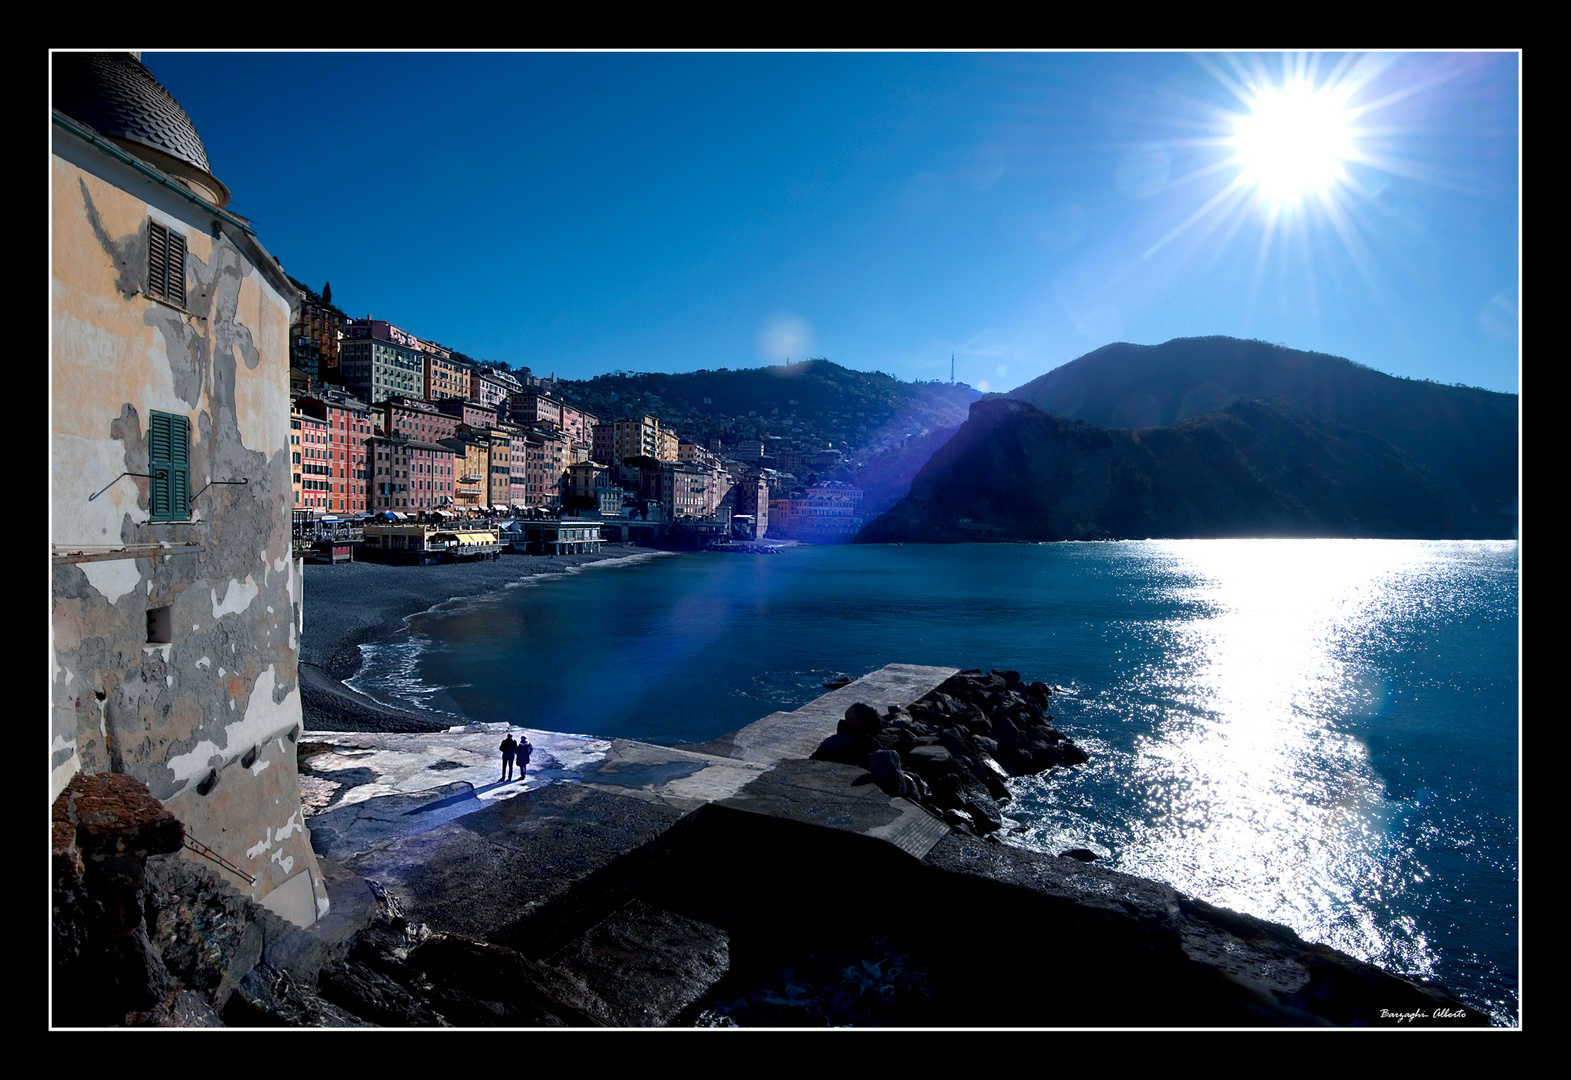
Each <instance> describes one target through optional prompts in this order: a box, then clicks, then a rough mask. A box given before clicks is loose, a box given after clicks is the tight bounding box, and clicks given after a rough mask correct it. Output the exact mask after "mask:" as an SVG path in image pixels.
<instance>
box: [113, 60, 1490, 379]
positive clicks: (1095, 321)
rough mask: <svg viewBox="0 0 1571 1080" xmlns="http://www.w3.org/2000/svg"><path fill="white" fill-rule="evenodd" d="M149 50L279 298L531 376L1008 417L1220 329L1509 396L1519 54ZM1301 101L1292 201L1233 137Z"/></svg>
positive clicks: (1290, 144) (1292, 131)
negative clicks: (849, 395) (786, 384)
mask: <svg viewBox="0 0 1571 1080" xmlns="http://www.w3.org/2000/svg"><path fill="white" fill-rule="evenodd" d="M142 59H143V62H144V63H146V64H147V65H148V67H149V68H150V69H151V70H152V72H153V74H154V75H156V76H157V77H158V79H159V80H160V81H161V82H162V83H163V84H164V85H165V86H166V87H168V88H169V90H170V91H171V92H172V93H173V94H174V95H175V97H176V99H177V100H178V101H179V102H180V103H181V105H183V106H184V107H185V109H186V111H187V112H188V113H190V115H191V117H192V119H193V120H194V121H195V123H196V125H197V129H198V130H199V131H200V132H201V135H202V138H203V141H204V142H205V143H206V145H207V150H208V156H209V158H210V160H211V162H212V165H213V169H214V172H215V174H216V175H217V176H218V177H219V178H220V179H221V180H223V181H224V182H225V183H226V184H227V185H229V187H230V188H231V190H232V191H233V193H234V199H233V202H232V203H231V208H232V209H234V210H235V211H237V212H238V213H241V214H244V215H246V216H248V217H250V218H252V219H253V220H254V222H255V223H256V226H257V232H258V236H259V238H260V239H261V241H262V243H263V244H264V245H265V246H266V247H267V248H268V250H269V251H271V252H272V253H273V254H275V255H277V256H278V258H279V259H280V260H281V261H282V262H283V264H284V267H285V269H287V270H288V271H289V272H290V273H291V274H293V275H294V276H295V277H296V278H298V279H300V280H301V281H304V282H306V283H307V284H310V285H312V286H313V287H316V288H320V287H321V285H322V283H323V282H324V281H331V282H332V286H333V300H334V302H335V303H337V304H338V305H339V306H340V307H342V308H344V310H346V311H347V312H349V313H350V314H351V315H356V316H363V315H372V316H374V317H376V318H380V319H387V320H389V321H391V322H393V323H395V324H397V325H399V326H401V327H403V328H404V329H406V330H408V331H410V332H411V333H414V334H416V335H418V336H421V337H427V338H432V339H435V340H437V341H440V342H442V343H444V344H446V345H450V346H453V347H455V348H458V349H461V350H463V351H464V352H466V353H468V354H469V355H471V356H475V357H479V358H486V359H491V360H497V361H505V362H507V363H509V364H512V365H515V366H517V365H528V366H529V367H531V368H532V369H533V370H534V371H535V372H536V373H537V374H542V375H545V374H552V373H554V374H556V375H557V376H558V377H562V378H587V377H590V376H593V375H595V374H598V373H601V372H605V371H610V370H615V369H620V370H632V371H690V370H695V369H698V368H719V367H731V368H739V367H754V366H758V365H760V364H766V363H780V362H783V361H784V360H786V359H787V358H788V357H789V358H790V359H792V360H799V359H803V358H805V357H808V356H823V357H827V358H829V359H830V360H833V361H835V362H836V363H840V364H844V365H846V366H847V367H852V368H857V369H861V370H868V371H871V370H880V371H885V372H888V373H890V374H892V375H896V376H898V377H900V378H902V379H948V377H949V365H950V356H951V354H953V356H954V363H955V376H956V378H957V379H959V380H960V381H963V382H968V383H970V384H972V385H974V386H978V387H981V388H984V389H991V390H1006V389H1009V388H1011V387H1014V386H1018V385H1020V384H1021V383H1024V382H1027V381H1029V380H1030V379H1033V378H1035V377H1036V376H1038V375H1041V374H1042V373H1044V372H1046V371H1048V370H1051V369H1052V368H1054V367H1057V366H1059V365H1060V364H1063V363H1066V362H1068V361H1070V360H1073V359H1075V358H1076V357H1078V356H1080V355H1083V354H1084V353H1086V352H1088V351H1090V350H1092V349H1094V348H1097V347H1099V346H1101V345H1105V344H1107V343H1109V342H1112V341H1132V342H1138V343H1142V344H1156V343H1159V342H1162V341H1166V340H1168V339H1170V338H1174V337H1184V336H1192V335H1200V334H1230V335H1234V336H1238V337H1252V338H1261V339H1264V340H1267V341H1278V342H1281V343H1283V344H1286V345H1289V346H1292V347H1294V348H1300V349H1313V350H1318V351H1322V352H1329V353H1333V354H1336V355H1339V356H1345V357H1348V358H1349V359H1352V360H1356V361H1358V362H1359V363H1362V364H1366V365H1368V366H1370V367H1374V368H1377V369H1379V370H1382V371H1387V372H1391V373H1393V374H1397V375H1404V376H1409V377H1413V378H1427V379H1434V380H1436V381H1439V382H1445V383H1452V382H1460V383H1465V384H1468V385H1475V386H1484V387H1488V388H1490V389H1495V390H1505V391H1512V392H1516V391H1517V390H1518V384H1519V331H1518V323H1519V316H1518V311H1519V306H1520V280H1519V237H1520V201H1519V124H1520V79H1519V73H1520V57H1519V55H1518V54H1516V53H1511V52H1505V53H1488V52H1479V53H1415V54H1377V55H1359V56H1344V55H1341V54H1327V55H1310V56H1304V55H1301V54H1293V55H1281V54H1272V55H1261V54H1249V55H1224V54H1188V53H1165V52H1154V53H1153V52H1147V53H740V54H736V53H675V54H671V53H609V54H605V53H546V54H541V53H514V52H505V53H468V52H465V53H452V52H430V53H388V52H359V53H329V52H319V53H280V52H257V53H222V54H214V53H173V52H145V53H144V54H143V56H142ZM1295 85H1296V86H1302V87H1303V88H1305V89H1304V90H1303V91H1302V92H1301V98H1303V99H1304V100H1309V101H1311V102H1312V103H1313V102H1322V103H1324V102H1328V101H1332V102H1334V108H1332V109H1331V114H1332V115H1334V116H1335V117H1336V119H1335V120H1334V121H1331V123H1332V124H1333V127H1334V132H1333V134H1332V136H1330V137H1331V138H1332V142H1333V144H1334V145H1332V148H1331V149H1330V150H1327V151H1325V152H1324V153H1325V154H1326V155H1329V156H1330V158H1331V159H1332V161H1333V165H1332V167H1333V168H1336V167H1337V166H1336V164H1335V163H1336V162H1340V166H1339V167H1340V173H1339V174H1332V175H1331V178H1330V179H1329V181H1325V182H1326V183H1327V184H1328V186H1326V187H1324V188H1323V189H1311V190H1308V191H1306V192H1304V193H1303V194H1302V195H1301V196H1300V197H1299V198H1298V200H1297V201H1296V202H1294V201H1293V200H1294V195H1295V194H1296V192H1295V190H1294V187H1293V185H1294V183H1295V181H1292V180H1288V181H1283V183H1285V184H1287V186H1286V187H1285V188H1276V187H1270V186H1260V185H1257V184H1255V183H1253V182H1251V181H1253V180H1255V179H1258V178H1259V177H1260V176H1262V175H1264V170H1265V166H1263V165H1261V161H1262V160H1263V159H1262V158H1261V157H1260V156H1259V155H1258V154H1254V155H1251V154H1245V155H1244V156H1243V157H1242V158H1241V157H1240V144H1239V143H1238V142H1237V141H1236V137H1237V134H1238V128H1237V126H1236V124H1237V120H1236V118H1237V117H1239V116H1246V117H1247V116H1249V115H1251V114H1252V108H1258V109H1259V111H1261V112H1262V114H1264V112H1265V107H1263V106H1260V105H1259V103H1260V102H1261V101H1265V102H1267V103H1269V102H1271V101H1283V100H1288V99H1287V98H1284V97H1282V96H1281V93H1280V92H1281V91H1282V89H1283V88H1284V87H1293V86H1295ZM1305 95H1307V97H1305ZM1317 95H1318V96H1317ZM1289 96H1290V95H1289ZM1308 107H1309V108H1310V109H1311V110H1312V109H1313V108H1314V106H1313V104H1311V106H1308ZM1322 112H1324V110H1323V109H1322ZM1297 115H1298V116H1299V119H1298V120H1295V121H1292V123H1291V124H1289V125H1288V128H1287V131H1288V135H1287V138H1286V143H1285V145H1286V146H1287V148H1288V151H1289V153H1290V154H1291V155H1292V161H1291V162H1290V164H1289V165H1288V166H1287V168H1288V169H1289V170H1298V169H1309V168H1311V166H1312V161H1313V160H1315V158H1314V154H1315V153H1319V151H1317V150H1314V149H1313V148H1314V147H1318V146H1319V143H1318V142H1313V145H1312V146H1311V150H1310V151H1305V150H1304V147H1305V146H1310V145H1311V143H1312V140H1311V139H1310V138H1309V136H1307V135H1304V134H1303V133H1302V132H1301V131H1300V130H1299V129H1298V128H1296V127H1293V124H1298V125H1305V124H1310V125H1312V124H1317V123H1321V121H1318V120H1315V119H1313V117H1315V116H1319V115H1321V114H1320V113H1313V112H1312V113H1300V114H1297ZM1305 117H1310V118H1309V119H1305ZM1306 130H1307V129H1306ZM1240 173H1247V174H1248V177H1249V178H1250V181H1246V182H1244V183H1237V182H1236V181H1237V178H1238V176H1239V175H1240ZM1273 175H1274V174H1273ZM1294 175H1296V174H1294ZM1317 175H1319V174H1317ZM1321 179H1322V180H1323V181H1324V180H1325V177H1324V176H1322V177H1321ZM1273 197H1274V198H1275V200H1276V201H1274V202H1273Z"/></svg>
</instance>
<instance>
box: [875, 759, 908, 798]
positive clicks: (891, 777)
mask: <svg viewBox="0 0 1571 1080" xmlns="http://www.w3.org/2000/svg"><path fill="white" fill-rule="evenodd" d="M867 771H868V772H870V773H872V774H873V782H874V783H876V784H877V785H878V786H879V788H880V789H881V790H882V791H883V793H884V794H885V795H888V796H889V797H890V798H897V797H899V796H902V795H905V794H907V788H908V784H907V781H906V779H905V772H904V771H903V770H902V769H901V768H900V755H899V754H897V753H895V752H894V751H893V750H877V751H874V752H873V753H872V754H869V755H868V758H867Z"/></svg>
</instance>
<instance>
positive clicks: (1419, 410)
mask: <svg viewBox="0 0 1571 1080" xmlns="http://www.w3.org/2000/svg"><path fill="white" fill-rule="evenodd" d="M1516 401H1517V399H1516V396H1515V395H1511V394H1497V393H1493V392H1490V391H1486V390H1477V389H1471V388H1464V387H1447V386H1440V385H1437V384H1434V383H1423V382H1414V381H1411V380H1405V379H1397V378H1394V377H1392V376H1389V375H1384V374H1382V373H1380V372H1377V371H1374V370H1372V369H1370V368H1365V367H1361V366H1360V365H1357V364H1354V363H1352V362H1351V361H1349V360H1344V359H1341V358H1338V357H1332V356H1325V355H1322V354H1316V353H1305V352H1299V351H1297V350H1292V349H1287V348H1283V347H1281V346H1275V345H1269V344H1266V343H1264V342H1249V341H1238V340H1236V339H1232V338H1195V339H1181V340H1178V341H1172V342H1168V343H1167V344H1166V345H1159V346H1137V345H1125V344H1119V345H1110V346H1107V347H1106V348H1103V349H1098V350H1097V351H1096V352H1093V353H1090V354H1088V355H1086V356H1083V357H1081V358H1080V359H1079V360H1076V361H1074V362H1072V363H1070V364H1066V365H1065V366H1064V367H1062V368H1059V369H1057V370H1055V371H1052V372H1049V373H1048V374H1047V375H1045V376H1043V377H1042V378H1040V379H1037V380H1034V381H1033V382H1031V383H1027V384H1026V385H1025V386H1022V387H1020V388H1019V389H1017V390H1015V391H1012V392H1011V393H1010V394H1008V395H1005V396H993V397H989V398H985V399H983V400H982V401H979V402H977V403H976V404H975V405H973V406H972V408H971V412H970V416H969V418H968V419H967V421H966V423H965V424H964V425H963V426H962V427H961V429H960V431H959V432H958V433H957V434H956V435H955V437H954V438H953V439H951V440H950V441H949V443H948V444H946V445H945V446H944V447H943V448H941V449H940V450H939V451H937V452H936V453H935V454H934V455H933V456H932V458H931V459H930V460H929V461H928V462H927V464H926V465H925V466H924V467H923V469H922V470H921V472H919V473H918V474H917V476H916V478H915V479H914V480H913V481H912V484H911V492H910V495H909V496H907V497H906V498H905V499H903V500H901V501H900V502H899V503H898V504H896V506H895V507H894V508H893V509H891V510H890V511H889V512H888V513H886V514H884V515H883V516H882V517H879V518H877V519H875V520H874V521H872V522H871V523H869V525H868V526H867V527H866V528H865V529H864V530H863V531H862V533H861V535H859V536H858V538H857V539H858V541H859V542H889V541H916V542H919V541H940V542H943V541H957V540H981V539H996V540H1075V539H1079V540H1084V539H1118V538H1136V539H1138V538H1145V537H1220V536H1325V537H1332V536H1349V537H1351V536H1370V537H1376V536H1378V537H1428V538H1444V537H1512V536H1515V535H1516V489H1517V479H1516V477H1517V469H1516V463H1517V459H1516V449H1517V436H1516V432H1517V421H1516ZM1042 406H1045V407H1046V409H1048V410H1051V412H1048V411H1044V409H1043V408H1042ZM1149 421H1160V422H1159V423H1148V422H1149ZM1137 425H1139V426H1137Z"/></svg>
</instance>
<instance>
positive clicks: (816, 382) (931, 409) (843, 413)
mask: <svg viewBox="0 0 1571 1080" xmlns="http://www.w3.org/2000/svg"><path fill="white" fill-rule="evenodd" d="M557 387H558V392H559V393H560V394H561V395H562V397H563V398H565V399H566V400H567V401H569V402H571V403H572V404H574V405H577V406H579V407H580V408H585V409H588V410H589V411H590V412H592V413H594V414H595V415H596V416H598V417H600V419H601V420H602V421H605V420H614V419H617V418H619V417H624V416H631V415H637V414H639V413H647V414H649V415H651V416H657V417H659V418H660V421H661V423H662V424H666V425H669V426H671V427H673V428H675V429H676V431H677V432H678V434H680V435H681V437H682V438H683V439H691V440H693V441H696V442H699V443H707V442H708V441H709V440H710V439H715V438H717V439H719V440H720V441H721V442H722V443H723V444H724V445H726V446H734V445H735V444H736V443H738V442H740V441H742V440H743V439H765V440H770V439H778V440H779V441H780V442H781V443H783V444H785V445H787V446H789V445H791V444H793V443H800V444H801V445H802V447H803V448H804V449H809V450H819V449H823V448H824V447H825V446H828V445H833V446H834V448H835V449H842V448H846V449H849V450H852V451H855V452H857V454H858V455H859V456H863V457H872V456H874V455H876V454H878V453H880V452H886V451H890V450H894V449H896V448H899V447H901V446H903V445H904V444H905V442H906V440H907V438H908V437H910V436H922V435H925V434H927V433H928V432H931V431H934V430H936V429H938V428H952V427H954V426H956V425H958V424H960V423H962V422H963V421H964V420H965V418H966V408H967V407H968V406H969V405H970V403H971V402H972V401H974V400H975V399H976V397H977V396H978V395H977V392H976V391H975V390H973V389H971V388H970V387H969V386H965V385H964V384H958V385H954V384H949V383H939V382H931V383H907V382H901V381H900V380H899V379H896V378H894V377H893V376H890V375H885V374H883V373H882V372H866V371H852V370H851V369H849V368H844V367H841V366H840V365H839V364H833V363H830V362H829V361H828V360H821V359H820V360H807V361H803V362H801V363H797V364H785V365H777V366H774V367H761V368H741V369H736V370H731V369H727V368H721V369H719V370H718V371H710V370H703V371H694V372H687V373H684V374H675V375H665V374H658V373H638V374H630V373H625V372H612V373H611V374H608V375H598V376H596V377H595V378H593V379H585V380H578V381H561V382H559V383H558V384H557Z"/></svg>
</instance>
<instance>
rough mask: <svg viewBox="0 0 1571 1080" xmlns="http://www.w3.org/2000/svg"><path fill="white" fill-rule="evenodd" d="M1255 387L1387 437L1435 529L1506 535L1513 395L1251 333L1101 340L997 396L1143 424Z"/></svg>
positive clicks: (1089, 417) (1103, 420) (1177, 419)
mask: <svg viewBox="0 0 1571 1080" xmlns="http://www.w3.org/2000/svg"><path fill="white" fill-rule="evenodd" d="M1260 394H1265V395H1272V396H1274V397H1277V398H1280V399H1283V400H1285V401H1287V402H1289V403H1291V404H1292V406H1293V407H1294V408H1296V409H1299V410H1301V411H1302V412H1304V413H1305V414H1307V415H1309V416H1312V417H1316V418H1318V419H1319V420H1321V421H1323V422H1326V423H1329V424H1332V425H1340V426H1344V427H1347V428H1351V429H1353V430H1355V431H1360V432H1366V433H1368V434H1370V435H1373V436H1375V437H1377V438H1380V439H1382V440H1384V441H1386V442H1388V443H1390V444H1391V446H1393V447H1394V448H1396V449H1397V450H1398V451H1399V452H1400V453H1401V454H1402V455H1403V456H1404V457H1405V458H1406V459H1407V460H1408V461H1409V462H1410V463H1411V465H1412V466H1413V467H1414V468H1415V469H1416V470H1417V471H1418V473H1419V474H1420V475H1422V476H1424V477H1425V478H1426V479H1427V480H1428V481H1429V482H1431V483H1433V484H1434V485H1435V486H1436V487H1437V488H1438V489H1439V490H1440V491H1441V492H1442V493H1443V495H1444V496H1445V499H1446V503H1447V507H1448V511H1449V515H1450V517H1449V525H1448V531H1447V535H1450V536H1512V535H1515V503H1516V488H1517V396H1516V395H1515V394H1502V393H1497V392H1495V391H1490V390H1481V389H1477V388H1474V387H1459V386H1443V385H1440V384H1438V383H1431V382H1420V381H1415V380H1412V379H1399V378H1396V377H1395V376H1392V375H1386V374H1384V373H1382V372H1379V371H1375V370H1374V369H1373V368H1368V367H1364V366H1362V365H1360V364H1355V363H1353V362H1352V361H1351V360H1346V359H1343V358H1341V357H1336V356H1328V355H1326V354H1324V353H1312V352H1302V351H1299V350H1297V349H1289V348H1286V347H1284V346H1281V345H1272V344H1269V343H1267V342H1263V341H1242V340H1239V339H1237V338H1228V337H1205V338H1178V339H1176V340H1173V341H1169V342H1167V343H1165V344H1162V345H1130V344H1126V343H1118V344H1113V345H1107V346H1104V347H1103V348H1100V349H1097V350H1096V351H1094V352H1091V353H1087V354H1086V355H1085V356H1082V357H1080V358H1079V359H1078V360H1074V361H1071V362H1070V363H1068V364H1065V365H1064V366H1062V367H1060V368H1056V369H1054V370H1053V371H1050V372H1048V373H1047V374H1046V375H1043V376H1042V377H1041V378H1039V379H1034V380H1032V381H1031V382H1028V383H1026V384H1025V385H1024V386H1021V387H1018V388H1016V389H1014V390H1011V391H1010V392H1009V393H1008V394H1007V395H1004V396H1006V397H1009V398H1013V399H1016V400H1019V401H1027V402H1030V403H1031V404H1032V405H1034V406H1035V407H1036V408H1037V409H1039V410H1041V411H1042V412H1045V413H1052V414H1055V415H1057V416H1062V417H1065V418H1067V419H1070V420H1082V421H1084V422H1085V423H1087V424H1091V425H1093V426H1096V427H1104V428H1144V427H1154V426H1172V425H1175V424H1179V423H1181V422H1183V421H1185V420H1191V419H1194V418H1197V417H1200V416H1204V415H1206V414H1208V413H1211V412H1214V411H1215V410H1217V409H1221V408H1223V407H1225V406H1227V405H1228V404H1229V403H1231V402H1234V401H1237V400H1238V399H1240V398H1243V397H1248V396H1252V395H1260Z"/></svg>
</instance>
